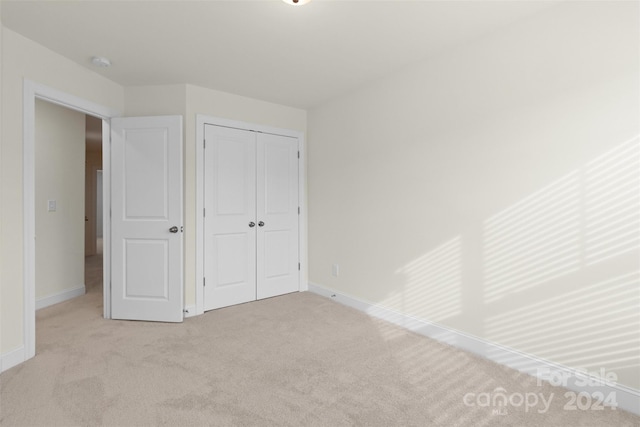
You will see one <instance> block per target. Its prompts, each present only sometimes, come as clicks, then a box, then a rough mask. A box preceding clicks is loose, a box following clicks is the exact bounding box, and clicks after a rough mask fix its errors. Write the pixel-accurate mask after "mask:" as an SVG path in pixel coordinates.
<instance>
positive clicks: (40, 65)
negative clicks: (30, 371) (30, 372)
mask: <svg viewBox="0 0 640 427" xmlns="http://www.w3.org/2000/svg"><path fill="white" fill-rule="evenodd" d="M24 79H29V80H32V81H35V82H37V83H40V84H43V85H46V86H49V87H52V88H54V89H57V90H60V91H62V92H65V93H68V94H71V95H75V96H78V97H80V98H83V99H86V100H89V101H92V102H95V103H97V104H100V105H104V106H106V107H110V108H113V109H117V110H120V111H123V109H124V93H123V88H122V87H121V86H119V85H117V84H115V83H113V82H111V81H109V80H107V79H105V78H104V77H101V76H99V75H98V74H96V73H94V72H92V71H90V70H88V69H86V68H83V67H81V66H79V65H77V64H75V63H73V62H71V61H69V60H67V59H66V58H63V57H62V56H60V55H58V54H56V53H54V52H52V51H50V50H48V49H46V48H44V47H42V46H40V45H38V44H36V43H34V42H32V41H30V40H28V39H26V38H24V37H22V36H21V35H19V34H17V33H15V32H13V31H11V30H8V29H7V28H2V91H1V97H2V105H3V108H2V146H1V147H0V151H1V152H2V158H1V162H2V163H1V165H0V174H1V177H0V200H2V207H1V210H0V222H1V223H2V229H1V231H0V232H1V235H0V259H2V270H1V271H0V297H1V300H0V319H1V325H2V330H1V331H0V354H7V353H9V352H12V351H14V350H18V349H20V348H21V347H22V346H23V292H24V289H23V250H24V244H23V220H22V218H23V210H22V206H23V199H22V196H23V194H22V188H23V187H22V186H23V183H22V149H23V145H22V141H23V138H22V119H23V117H22V108H23V107H22V99H23V81H24Z"/></svg>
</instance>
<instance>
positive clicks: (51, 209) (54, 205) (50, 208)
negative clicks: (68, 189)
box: [47, 200, 58, 212]
mask: <svg viewBox="0 0 640 427" xmlns="http://www.w3.org/2000/svg"><path fill="white" fill-rule="evenodd" d="M57 207H58V206H57V203H56V201H55V200H47V211H48V212H55V211H56V209H57Z"/></svg>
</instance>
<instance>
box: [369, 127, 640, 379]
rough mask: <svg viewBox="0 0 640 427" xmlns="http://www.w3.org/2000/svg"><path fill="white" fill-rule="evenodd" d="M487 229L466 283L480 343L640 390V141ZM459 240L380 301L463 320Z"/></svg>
mask: <svg viewBox="0 0 640 427" xmlns="http://www.w3.org/2000/svg"><path fill="white" fill-rule="evenodd" d="M482 228H483V229H482V251H481V252H482V253H480V254H476V256H478V257H480V258H481V259H482V280H481V281H480V283H478V284H473V283H467V284H466V287H470V286H480V287H481V289H480V291H481V292H480V293H479V294H478V295H480V296H481V297H480V298H479V299H478V300H477V301H474V309H477V313H480V317H479V321H480V322H482V332H483V337H484V338H485V339H487V340H489V341H492V342H495V343H498V344H501V345H503V346H508V347H512V348H517V349H518V350H519V351H522V352H526V353H529V354H533V355H536V356H537V357H541V358H544V359H546V360H549V361H552V362H555V363H560V364H563V365H566V366H571V367H573V368H578V369H580V370H584V371H587V372H592V373H593V372H597V371H599V370H600V369H606V370H607V371H613V372H615V373H616V374H618V376H619V377H624V378H625V381H624V382H625V383H626V384H627V385H629V386H632V387H634V388H640V372H639V369H638V367H639V366H640V310H638V307H640V260H639V259H638V249H640V137H636V138H633V139H632V140H629V141H627V142H625V143H623V144H620V145H619V146H617V147H616V148H615V149H612V150H610V151H608V152H606V153H604V154H603V155H601V156H599V157H598V158H596V159H594V160H592V161H591V162H589V163H587V164H585V165H584V166H583V167H581V168H580V169H579V170H575V171H573V172H571V173H569V174H567V175H566V176H564V177H562V178H561V179H559V180H557V181H555V182H553V183H552V184H550V185H548V186H546V187H544V188H542V189H540V190H539V191H537V192H535V193H533V194H531V195H530V196H528V197H526V198H525V199H523V200H521V201H519V202H518V203H515V204H514V205H512V206H510V207H508V208H507V209H504V210H503V211H501V212H499V213H498V214H496V215H494V216H492V217H490V218H488V219H486V220H485V221H484V223H483V224H482ZM463 245H464V241H463V238H462V237H460V236H457V237H455V238H453V239H451V240H449V241H447V242H446V243H444V244H442V245H440V246H439V247H437V248H435V249H433V250H431V251H430V252H428V253H426V254H424V255H422V256H421V257H419V258H417V259H415V260H413V261H411V262H409V263H408V264H406V265H405V266H403V267H402V268H401V269H399V270H398V271H397V273H398V274H402V275H403V276H404V277H405V281H404V282H405V285H404V287H403V289H402V291H401V292H399V293H395V294H394V295H391V296H389V297H388V298H386V299H385V300H383V301H380V303H381V305H383V306H390V307H396V308H398V309H400V310H402V312H403V313H404V314H406V315H409V316H414V317H417V318H422V319H424V320H428V321H433V322H444V323H447V320H448V319H452V318H454V317H455V316H459V315H462V314H463V313H462V312H463V294H462V289H463V276H462V274H463V262H464V259H463V250H462V249H463ZM612 271H615V272H617V274H616V275H615V277H612V274H611V272H612ZM546 295H550V296H551V297H549V298H544V296H546ZM495 359H496V360H498V359H500V356H499V355H496V356H495ZM502 362H503V363H507V362H508V361H507V360H502Z"/></svg>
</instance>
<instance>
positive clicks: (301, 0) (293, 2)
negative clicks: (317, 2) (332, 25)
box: [282, 0, 311, 6]
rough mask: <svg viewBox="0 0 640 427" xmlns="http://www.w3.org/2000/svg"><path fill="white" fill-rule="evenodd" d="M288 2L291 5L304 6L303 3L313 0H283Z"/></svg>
mask: <svg viewBox="0 0 640 427" xmlns="http://www.w3.org/2000/svg"><path fill="white" fill-rule="evenodd" d="M282 1H283V2H285V3H286V4H290V5H291V6H302V5H303V4H307V3H309V2H310V1H311V0H282Z"/></svg>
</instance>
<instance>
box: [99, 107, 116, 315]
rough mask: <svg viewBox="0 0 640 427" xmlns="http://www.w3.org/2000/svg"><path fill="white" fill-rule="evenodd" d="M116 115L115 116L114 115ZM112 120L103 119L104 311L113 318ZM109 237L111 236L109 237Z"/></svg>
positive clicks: (104, 313)
mask: <svg viewBox="0 0 640 427" xmlns="http://www.w3.org/2000/svg"><path fill="white" fill-rule="evenodd" d="M114 117H115V116H114ZM110 212H111V121H110V120H107V119H102V311H103V316H104V318H105V319H111V237H110V236H111V215H110V214H109V213H110ZM107 237H109V238H107Z"/></svg>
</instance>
